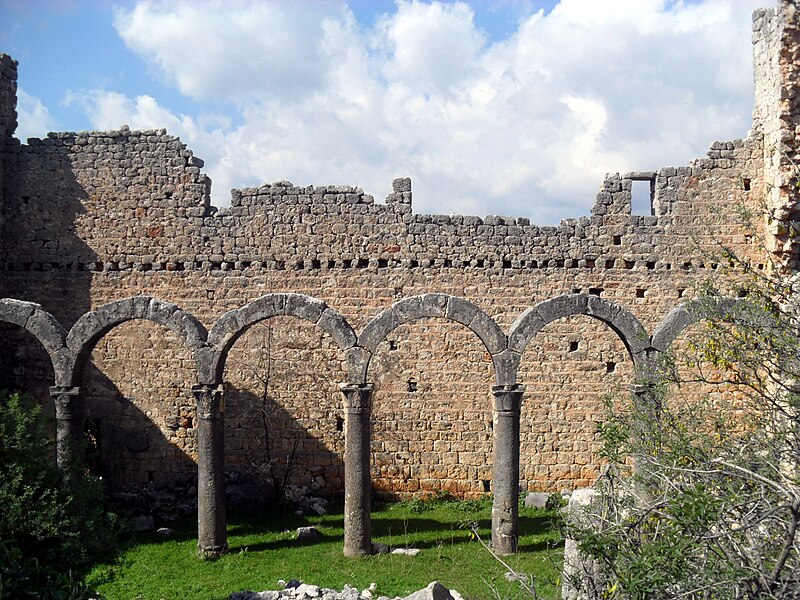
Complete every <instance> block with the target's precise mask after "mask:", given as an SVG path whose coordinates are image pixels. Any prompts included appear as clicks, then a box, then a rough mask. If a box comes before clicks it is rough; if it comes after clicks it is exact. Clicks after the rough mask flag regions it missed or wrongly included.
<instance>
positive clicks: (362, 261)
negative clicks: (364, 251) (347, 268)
mask: <svg viewBox="0 0 800 600" xmlns="http://www.w3.org/2000/svg"><path fill="white" fill-rule="evenodd" d="M368 266H369V259H368V258H359V259H358V262H357V263H356V267H358V268H359V269H366V268H367V267H368Z"/></svg>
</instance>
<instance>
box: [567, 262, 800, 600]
mask: <svg viewBox="0 0 800 600" xmlns="http://www.w3.org/2000/svg"><path fill="white" fill-rule="evenodd" d="M727 258H728V259H730V260H731V264H733V265H735V266H738V267H739V270H738V273H736V277H735V278H731V279H722V280H719V281H713V282H706V283H705V284H704V285H703V286H701V288H700V289H699V290H698V293H699V298H700V301H699V302H698V303H697V305H696V307H695V309H694V310H696V311H698V316H699V317H701V320H702V325H701V326H700V327H699V330H698V331H696V333H695V334H694V335H693V336H692V338H691V340H690V342H689V344H688V350H686V352H685V353H681V354H680V355H674V356H667V357H664V360H663V361H662V364H661V365H660V366H659V368H658V369H657V370H656V372H657V373H658V376H657V378H655V379H654V380H653V381H650V382H646V383H648V384H649V385H648V386H647V390H648V391H647V392H646V393H645V394H643V395H642V396H641V397H640V398H639V401H638V402H637V403H636V406H634V407H633V408H632V409H629V410H627V411H619V410H614V409H613V408H612V405H611V404H609V418H608V421H607V422H605V423H603V424H602V426H601V427H600V433H601V435H602V436H603V439H604V443H605V448H604V451H603V453H604V456H605V457H606V458H607V459H608V460H609V462H610V463H611V468H610V469H609V471H608V473H607V475H606V476H605V477H604V478H603V479H602V480H601V481H600V482H599V483H598V486H597V489H598V490H599V491H600V494H599V495H598V497H597V500H596V502H595V505H593V506H592V507H591V508H590V509H589V513H590V514H589V516H588V519H581V523H577V522H573V523H572V526H571V531H569V533H568V535H569V536H570V537H572V538H573V539H577V540H579V542H580V546H579V547H580V549H581V551H582V552H583V554H584V555H585V556H586V557H589V558H590V559H591V560H592V561H593V563H592V564H593V565H594V566H596V567H597V568H596V569H594V570H593V569H587V570H586V572H584V573H583V574H582V579H578V580H576V581H575V582H574V583H576V584H578V587H582V588H583V590H584V593H586V595H587V597H590V598H592V597H595V598H630V599H645V598H648V599H659V598H707V599H716V598H719V599H731V598H785V599H788V598H798V597H800V532H799V531H798V528H799V527H800V470H799V469H798V458H799V457H800V339H798V331H800V299H799V298H800V296H799V295H798V292H800V285H798V283H799V282H798V279H797V276H794V277H793V278H790V277H786V276H782V275H780V274H779V272H777V271H776V272H775V273H776V274H775V275H765V274H764V272H763V271H760V272H759V271H755V270H749V269H748V268H747V266H746V264H745V263H737V262H736V261H735V260H734V259H733V256H732V254H729V255H727ZM728 281H731V282H734V283H730V284H728V283H727V282H728ZM731 296H738V297H740V298H741V299H740V300H738V301H728V300H725V301H723V300H721V298H722V297H728V298H729V297H731ZM698 383H699V384H702V385H703V386H704V389H705V390H706V391H709V390H710V391H709V393H708V395H707V397H705V398H704V399H703V400H700V401H692V402H688V403H687V402H681V401H680V399H679V393H678V392H679V391H680V390H681V389H682V388H683V387H684V386H687V385H688V386H694V385H695V384H698ZM632 466H635V469H632ZM632 471H633V474H632Z"/></svg>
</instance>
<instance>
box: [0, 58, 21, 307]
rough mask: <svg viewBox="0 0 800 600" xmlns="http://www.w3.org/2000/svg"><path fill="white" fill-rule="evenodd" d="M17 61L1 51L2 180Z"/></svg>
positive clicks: (0, 219)
mask: <svg viewBox="0 0 800 600" xmlns="http://www.w3.org/2000/svg"><path fill="white" fill-rule="evenodd" d="M16 109H17V62H16V61H15V60H13V59H12V58H11V57H10V56H8V55H7V54H2V53H0V182H2V181H4V175H3V173H4V168H3V157H4V155H5V152H4V149H5V147H6V145H10V144H11V145H13V144H14V143H16V142H15V140H14V139H13V138H12V136H13V135H14V132H15V131H16V129H17V110H16ZM4 187H5V186H3V185H0V231H2V230H3V227H4V215H5V211H4V202H3V188H4ZM2 295H4V294H3V277H2V274H0V296H2Z"/></svg>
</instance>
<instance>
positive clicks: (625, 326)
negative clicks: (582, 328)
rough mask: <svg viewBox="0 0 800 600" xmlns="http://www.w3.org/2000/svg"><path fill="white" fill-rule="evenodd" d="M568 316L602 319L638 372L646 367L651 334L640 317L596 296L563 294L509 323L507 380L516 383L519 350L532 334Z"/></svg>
mask: <svg viewBox="0 0 800 600" xmlns="http://www.w3.org/2000/svg"><path fill="white" fill-rule="evenodd" d="M571 315H587V316H590V317H594V318H595V319H598V320H600V321H603V322H604V323H605V324H607V325H608V326H609V327H610V328H611V329H612V330H613V331H614V332H615V333H616V334H617V335H618V336H619V338H620V339H621V340H622V343H623V344H624V345H625V348H626V349H627V350H628V354H630V357H631V360H633V365H634V368H635V369H636V371H637V373H641V372H642V371H643V370H644V369H645V368H646V364H647V351H648V350H649V349H650V336H648V335H647V331H645V328H644V327H643V326H642V324H641V323H640V322H639V319H637V318H636V317H635V316H633V314H632V313H631V312H629V311H628V310H626V309H624V308H623V307H621V306H620V305H618V304H615V303H613V302H609V301H608V300H605V299H603V298H600V297H598V296H589V295H586V294H564V295H562V296H557V297H556V298H551V299H549V300H544V301H543V302H539V303H538V304H536V305H535V306H532V307H530V308H528V309H527V310H526V311H525V312H523V313H522V314H521V315H520V316H519V317H518V318H517V320H516V321H514V323H513V324H512V325H511V329H510V330H509V333H508V355H509V356H508V359H507V360H508V362H509V363H510V366H509V376H510V377H512V380H511V381H509V383H511V384H513V383H516V375H517V369H518V367H519V362H520V359H521V358H522V353H523V352H525V348H527V346H528V343H529V342H530V341H531V340H532V339H533V338H534V336H536V334H537V333H539V331H541V330H542V328H543V327H544V326H545V325H547V324H548V323H551V322H552V321H555V320H556V319H561V318H564V317H569V316H571Z"/></svg>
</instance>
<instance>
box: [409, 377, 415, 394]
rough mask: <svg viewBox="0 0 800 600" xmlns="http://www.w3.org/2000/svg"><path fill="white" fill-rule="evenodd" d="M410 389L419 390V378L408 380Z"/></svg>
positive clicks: (412, 390)
mask: <svg viewBox="0 0 800 600" xmlns="http://www.w3.org/2000/svg"><path fill="white" fill-rule="evenodd" d="M407 389H408V391H409V392H416V391H417V380H416V379H414V378H413V377H412V378H411V379H409V380H408V388H407Z"/></svg>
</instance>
